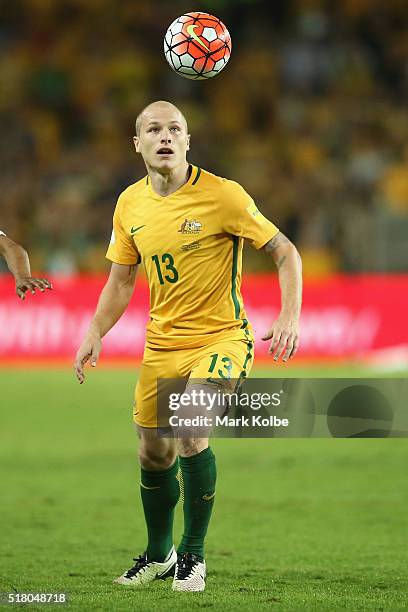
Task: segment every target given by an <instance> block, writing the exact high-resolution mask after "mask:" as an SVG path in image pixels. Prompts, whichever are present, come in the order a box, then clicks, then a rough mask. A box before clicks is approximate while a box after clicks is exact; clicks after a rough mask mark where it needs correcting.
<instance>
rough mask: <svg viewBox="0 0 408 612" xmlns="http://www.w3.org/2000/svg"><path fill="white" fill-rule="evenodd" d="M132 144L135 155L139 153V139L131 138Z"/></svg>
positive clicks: (136, 137)
mask: <svg viewBox="0 0 408 612" xmlns="http://www.w3.org/2000/svg"><path fill="white" fill-rule="evenodd" d="M133 144H134V145H135V149H136V153H140V139H139V137H138V136H133Z"/></svg>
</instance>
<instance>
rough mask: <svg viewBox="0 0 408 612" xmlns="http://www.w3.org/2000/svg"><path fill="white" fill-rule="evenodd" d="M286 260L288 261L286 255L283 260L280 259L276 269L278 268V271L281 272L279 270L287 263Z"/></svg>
mask: <svg viewBox="0 0 408 612" xmlns="http://www.w3.org/2000/svg"><path fill="white" fill-rule="evenodd" d="M285 259H286V255H284V256H283V257H281V258H280V260H279V261H278V263H277V264H276V267H277V268H278V270H279V268H280V267H281V266H283V264H284V263H285Z"/></svg>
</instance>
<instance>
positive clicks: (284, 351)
mask: <svg viewBox="0 0 408 612" xmlns="http://www.w3.org/2000/svg"><path fill="white" fill-rule="evenodd" d="M270 339H271V340H272V341H271V345H270V347H269V350H268V353H271V354H273V358H274V360H275V361H278V360H279V359H280V358H281V357H282V355H283V358H282V361H287V360H288V359H292V358H293V357H294V356H295V355H296V353H297V350H298V348H299V321H298V319H290V318H288V317H285V316H283V315H279V317H278V318H277V319H276V321H275V322H274V324H273V325H272V327H271V329H270V330H269V332H268V333H267V334H265V335H264V336H263V337H262V340H270Z"/></svg>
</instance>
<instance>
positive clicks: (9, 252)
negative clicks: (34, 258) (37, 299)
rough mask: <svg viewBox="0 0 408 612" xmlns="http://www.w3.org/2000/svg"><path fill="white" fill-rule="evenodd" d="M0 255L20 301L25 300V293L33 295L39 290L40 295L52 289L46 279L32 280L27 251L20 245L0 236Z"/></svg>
mask: <svg viewBox="0 0 408 612" xmlns="http://www.w3.org/2000/svg"><path fill="white" fill-rule="evenodd" d="M0 255H3V257H4V259H5V260H6V263H7V266H8V268H9V270H10V272H11V273H12V275H13V276H14V278H15V281H16V293H17V295H18V297H19V298H20V299H21V300H24V299H25V295H26V292H27V291H30V293H33V294H34V293H35V290H36V289H39V291H41V292H42V293H43V292H44V291H45V290H46V289H52V285H51V283H50V281H49V280H47V279H46V278H33V277H32V276H31V270H30V260H29V257H28V253H27V251H26V250H25V249H24V248H23V247H22V246H21V245H20V244H17V243H16V242H14V241H13V240H11V239H10V238H8V237H7V236H5V235H4V234H0Z"/></svg>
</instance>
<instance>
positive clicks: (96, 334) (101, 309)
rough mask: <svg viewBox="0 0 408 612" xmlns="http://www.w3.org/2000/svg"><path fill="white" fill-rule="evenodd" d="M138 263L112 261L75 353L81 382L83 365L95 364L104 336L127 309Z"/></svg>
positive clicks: (83, 376)
mask: <svg viewBox="0 0 408 612" xmlns="http://www.w3.org/2000/svg"><path fill="white" fill-rule="evenodd" d="M137 267H138V266H137V265H136V264H135V265H132V266H127V265H126V266H125V265H122V264H115V263H113V264H112V267H111V271H110V274H109V278H108V280H107V282H106V285H105V287H104V288H103V289H102V292H101V295H100V296H99V301H98V305H97V307H96V311H95V314H94V317H93V319H92V321H91V324H90V326H89V329H88V332H87V334H86V336H85V338H84V340H83V341H82V344H81V346H80V347H79V349H78V352H77V354H76V357H75V363H74V369H75V373H76V376H77V378H78V380H79V382H80V384H82V383H83V382H84V380H85V374H84V366H85V364H86V363H87V361H89V360H90V361H91V366H93V367H95V366H96V363H97V361H98V358H99V355H100V352H101V350H102V338H103V337H104V335H105V334H106V333H107V332H108V331H109V330H110V329H111V328H112V327H113V326H114V325H115V323H116V322H117V321H118V320H119V319H120V317H121V316H122V315H123V313H124V312H125V310H126V308H127V306H128V304H129V302H130V299H131V297H132V294H133V290H134V286H135V280H136V273H137Z"/></svg>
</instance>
